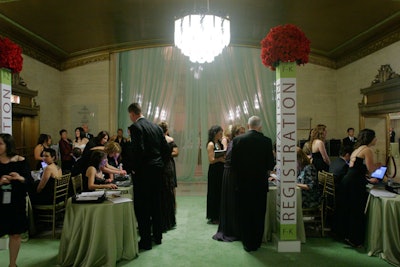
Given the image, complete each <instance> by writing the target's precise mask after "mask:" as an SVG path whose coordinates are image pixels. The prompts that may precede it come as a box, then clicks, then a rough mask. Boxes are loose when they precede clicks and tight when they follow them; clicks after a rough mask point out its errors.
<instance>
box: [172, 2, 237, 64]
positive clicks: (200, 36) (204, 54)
mask: <svg viewBox="0 0 400 267" xmlns="http://www.w3.org/2000/svg"><path fill="white" fill-rule="evenodd" d="M207 11H208V12H206V13H204V14H201V13H200V14H190V15H187V16H184V17H182V18H179V19H177V20H175V45H176V46H177V47H178V48H179V49H180V50H181V51H182V54H184V55H185V56H188V57H189V60H190V61H191V62H194V63H195V62H197V63H200V64H202V63H205V62H207V63H210V62H212V61H214V58H215V57H216V56H218V55H219V54H221V52H222V50H223V49H224V48H225V47H226V46H228V45H229V42H230V40H231V29H230V21H229V17H219V16H216V15H211V14H209V3H208V1H207Z"/></svg>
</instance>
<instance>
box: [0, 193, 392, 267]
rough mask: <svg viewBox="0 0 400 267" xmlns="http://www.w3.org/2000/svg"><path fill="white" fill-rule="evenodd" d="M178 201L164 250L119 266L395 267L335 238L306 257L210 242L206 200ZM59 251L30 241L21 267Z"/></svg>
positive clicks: (33, 266) (314, 244)
mask: <svg viewBox="0 0 400 267" xmlns="http://www.w3.org/2000/svg"><path fill="white" fill-rule="evenodd" d="M177 201H178V212H177V223H178V225H177V228H176V229H175V230H172V231H170V232H168V233H167V234H165V235H164V238H163V244H162V245H158V246H153V249H152V250H150V251H144V252H141V253H140V255H139V257H138V258H136V259H134V260H132V261H121V262H119V263H118V264H117V266H119V267H121V266H126V267H128V266H139V267H140V266H146V267H147V266H149V267H150V266H157V267H159V266H163V267H164V266H165V267H168V266H174V267H179V266H182V267H183V266H185V267H186V266H194V267H202V266H205V267H213V266H255V267H256V266H285V267H289V266H300V267H301V266H307V267H312V266H328V267H329V266H335V267H336V266H346V267H352V266H363V267H368V266H371V267H379V266H386V267H388V266H391V265H390V264H388V263H387V262H385V261H384V260H382V259H379V258H377V257H368V255H367V253H366V252H365V250H364V249H358V250H356V249H353V248H350V247H349V246H347V245H345V244H342V243H339V242H335V241H333V240H332V239H331V238H308V239H307V243H306V244H302V247H301V253H278V252H277V251H276V249H275V247H274V245H273V244H272V243H268V244H263V245H262V247H261V248H260V249H259V250H258V251H256V252H251V253H248V252H246V251H244V250H243V248H242V244H241V242H232V243H225V242H218V241H215V240H213V239H212V238H211V237H212V235H213V234H214V233H215V232H216V230H217V226H216V225H208V224H207V223H206V219H205V213H206V212H205V209H206V208H205V207H206V198H205V197H204V196H179V197H178V199H177ZM99 245H101V246H104V245H106V244H99ZM58 246H59V240H50V239H30V240H29V241H28V242H27V243H23V244H22V246H21V251H20V254H19V257H18V265H19V266H20V267H39V266H40V267H42V266H43V267H47V266H57V253H58ZM7 264H8V250H1V251H0V267H3V266H7Z"/></svg>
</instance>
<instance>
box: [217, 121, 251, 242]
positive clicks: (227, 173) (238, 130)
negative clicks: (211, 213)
mask: <svg viewBox="0 0 400 267" xmlns="http://www.w3.org/2000/svg"><path fill="white" fill-rule="evenodd" d="M245 132H246V128H244V127H243V126H240V125H234V126H232V129H231V134H230V136H231V141H230V142H229V143H228V148H227V150H226V157H225V164H224V175H223V178H222V192H221V210H220V218H219V225H218V231H217V233H216V234H215V235H214V236H213V239H215V240H218V241H225V242H232V241H235V240H238V239H239V238H240V233H239V218H238V214H237V211H236V206H237V195H236V194H237V181H236V175H235V173H234V172H233V170H232V169H231V152H232V140H233V138H234V137H235V136H238V135H241V134H244V133H245Z"/></svg>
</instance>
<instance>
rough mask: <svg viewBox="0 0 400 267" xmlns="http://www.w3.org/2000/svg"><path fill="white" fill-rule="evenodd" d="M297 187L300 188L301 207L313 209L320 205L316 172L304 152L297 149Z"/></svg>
mask: <svg viewBox="0 0 400 267" xmlns="http://www.w3.org/2000/svg"><path fill="white" fill-rule="evenodd" d="M296 152H297V153H296V154H297V186H298V187H300V188H301V197H302V207H303V208H314V207H317V206H318V205H319V204H320V201H321V196H320V193H319V190H318V177H317V170H316V169H315V167H314V166H313V165H312V164H311V162H310V159H309V158H308V157H307V154H306V153H304V151H303V150H302V149H301V148H299V147H297V149H296Z"/></svg>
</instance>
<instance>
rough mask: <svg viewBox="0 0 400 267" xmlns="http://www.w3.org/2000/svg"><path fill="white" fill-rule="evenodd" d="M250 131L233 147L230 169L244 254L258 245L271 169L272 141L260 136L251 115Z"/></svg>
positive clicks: (236, 141) (235, 142)
mask: <svg viewBox="0 0 400 267" xmlns="http://www.w3.org/2000/svg"><path fill="white" fill-rule="evenodd" d="M248 128H249V131H248V132H247V133H245V134H243V135H240V136H236V137H235V138H234V139H233V144H232V159H231V166H232V170H233V171H234V172H236V174H237V181H238V201H239V205H238V213H239V225H240V236H241V239H242V243H243V248H244V250H246V251H247V252H250V251H255V250H257V249H258V248H259V247H260V246H261V241H262V235H263V233H264V218H265V211H266V202H267V200H266V199H267V191H268V174H269V171H271V170H272V168H273V167H274V156H273V154H272V141H271V139H270V138H268V137H266V136H264V135H263V134H262V133H261V120H260V118H259V117H257V116H252V117H250V118H249V121H248Z"/></svg>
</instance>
